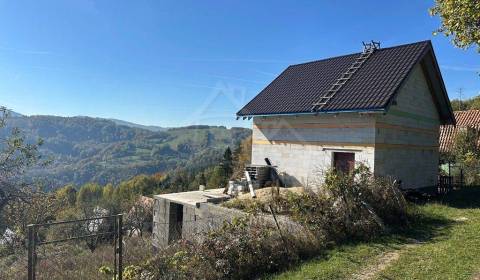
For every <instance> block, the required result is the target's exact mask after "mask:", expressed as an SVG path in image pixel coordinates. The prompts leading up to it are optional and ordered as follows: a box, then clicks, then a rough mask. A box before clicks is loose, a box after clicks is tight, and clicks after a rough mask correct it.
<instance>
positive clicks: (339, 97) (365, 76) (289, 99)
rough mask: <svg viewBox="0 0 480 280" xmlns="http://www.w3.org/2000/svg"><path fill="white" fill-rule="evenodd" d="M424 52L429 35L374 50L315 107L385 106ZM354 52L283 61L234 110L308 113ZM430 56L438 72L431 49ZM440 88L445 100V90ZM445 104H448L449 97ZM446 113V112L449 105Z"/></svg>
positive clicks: (241, 113) (330, 109) (336, 109)
mask: <svg viewBox="0 0 480 280" xmlns="http://www.w3.org/2000/svg"><path fill="white" fill-rule="evenodd" d="M429 52H431V53H432V54H433V48H432V46H431V43H430V41H422V42H418V43H413V44H408V45H401V46H396V47H390V48H384V49H379V50H377V51H375V52H374V53H373V54H372V55H371V56H370V58H369V59H368V60H367V61H366V62H365V63H364V64H363V65H362V67H361V68H360V69H359V70H358V71H357V72H356V73H355V74H354V75H353V76H352V78H350V79H349V80H348V81H347V82H346V84H345V85H344V86H342V88H341V89H340V90H339V91H338V92H337V93H336V94H335V96H334V97H333V98H332V99H331V100H330V101H329V102H328V103H327V105H325V106H324V107H323V108H322V110H321V111H322V112H339V111H376V110H384V109H386V108H387V106H388V105H389V104H390V102H391V100H392V98H393V97H394V96H395V94H396V92H397V90H398V89H399V87H400V86H401V84H402V82H403V81H404V80H405V78H406V77H407V76H408V74H409V73H410V71H411V70H412V69H413V67H414V66H415V65H416V64H417V63H418V62H419V61H420V60H421V59H422V58H424V57H425V55H426V54H427V53H429ZM359 55H360V53H355V54H350V55H345V56H339V57H334V58H328V59H324V60H318V61H313V62H308V63H303V64H297V65H292V66H289V67H288V68H287V69H285V70H284V71H283V72H282V73H281V74H280V75H279V76H278V77H277V78H276V79H275V80H273V81H272V82H271V83H270V84H269V85H268V86H267V87H266V88H265V89H263V90H262V91H261V92H260V93H259V94H258V95H257V96H256V97H255V98H253V99H252V100H251V101H250V102H249V103H248V104H247V105H245V106H244V107H243V108H242V109H241V110H240V111H239V112H238V113H237V116H254V115H279V114H299V113H311V108H312V104H313V103H316V102H318V101H319V99H320V97H321V96H322V95H324V94H325V93H326V92H327V90H328V89H329V88H330V86H331V85H332V84H333V83H334V82H335V81H336V80H337V79H338V78H339V77H340V76H341V75H342V73H344V72H345V71H346V70H347V69H348V68H349V67H350V66H351V65H352V63H353V62H354V60H355V58H357V57H358V56H359ZM431 60H432V61H433V63H434V64H435V67H434V68H435V69H436V71H438V73H440V72H439V70H438V65H436V60H435V59H434V55H433V59H431ZM439 77H440V82H441V83H442V85H441V87H440V88H442V89H443V90H444V86H443V81H441V75H439ZM442 94H443V95H444V98H447V100H448V97H446V92H444V93H442ZM443 103H445V102H443ZM447 106H448V108H450V104H449V102H448V105H447ZM448 114H450V115H451V109H450V110H449V113H446V115H448Z"/></svg>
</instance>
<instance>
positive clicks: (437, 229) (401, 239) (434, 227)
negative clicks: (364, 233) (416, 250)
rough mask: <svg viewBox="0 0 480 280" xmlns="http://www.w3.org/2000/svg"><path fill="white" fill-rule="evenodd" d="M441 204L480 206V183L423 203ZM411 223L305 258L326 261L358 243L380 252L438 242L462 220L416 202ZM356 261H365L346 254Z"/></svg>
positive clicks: (410, 219)
mask: <svg viewBox="0 0 480 280" xmlns="http://www.w3.org/2000/svg"><path fill="white" fill-rule="evenodd" d="M432 202H433V203H440V204H442V205H445V206H448V207H452V208H459V209H462V208H480V186H478V187H465V188H463V189H460V190H454V191H452V192H450V193H449V194H447V195H444V196H442V197H436V198H435V199H433V200H429V201H424V202H423V203H420V204H425V203H426V204H428V203H432ZM409 221H410V224H409V226H408V227H405V228H392V229H391V230H390V231H389V232H388V233H385V234H383V235H381V236H379V237H376V238H373V239H372V240H369V241H365V240H363V241H362V240H348V241H344V242H342V243H341V244H337V245H334V246H333V247H330V248H328V249H327V250H325V251H323V252H319V254H318V255H316V256H314V257H312V258H304V259H303V260H302V262H304V261H310V260H325V261H327V260H328V259H329V258H330V257H331V253H332V252H334V251H335V250H337V251H344V250H346V251H348V250H349V249H348V248H349V247H352V246H357V245H367V246H369V247H372V248H378V249H379V250H380V251H389V250H398V249H401V248H404V246H405V245H411V244H422V243H429V242H437V241H440V240H443V239H447V238H449V237H450V232H451V228H452V227H453V226H455V225H456V224H458V223H459V222H457V221H454V220H452V219H450V218H448V217H447V216H444V215H442V214H440V213H435V212H434V211H430V210H429V209H428V207H423V206H422V205H415V204H414V205H413V207H411V209H409ZM346 258H347V259H349V261H350V262H352V263H357V264H361V262H364V260H361V261H359V260H358V259H355V257H354V256H352V257H350V256H348V255H347V256H346ZM300 264H301V263H299V264H295V265H293V266H292V267H290V269H295V268H296V267H297V268H298V267H299V265H300Z"/></svg>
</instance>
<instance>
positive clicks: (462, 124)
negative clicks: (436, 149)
mask: <svg viewBox="0 0 480 280" xmlns="http://www.w3.org/2000/svg"><path fill="white" fill-rule="evenodd" d="M453 113H454V115H455V120H456V125H442V126H441V127H440V152H449V151H450V150H451V149H452V148H453V146H454V144H455V137H456V135H457V133H458V132H459V131H461V130H462V129H466V128H467V127H471V128H475V129H478V130H480V110H467V111H455V112H453Z"/></svg>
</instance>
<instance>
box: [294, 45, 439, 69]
mask: <svg viewBox="0 0 480 280" xmlns="http://www.w3.org/2000/svg"><path fill="white" fill-rule="evenodd" d="M422 43H423V44H424V43H431V41H430V40H423V41H418V42H413V43H407V44H402V45H396V46H391V47H387V48H380V49H378V50H377V51H375V52H380V51H384V50H389V49H395V48H402V47H407V46H411V45H420V44H422ZM359 54H361V52H356V53H350V54H344V55H338V56H332V57H327V58H322V59H317V60H312V61H306V62H302V63H296V64H291V65H289V66H288V67H296V66H301V65H305V64H310V63H317V62H322V61H328V60H332V59H338V58H342V57H347V56H354V55H359Z"/></svg>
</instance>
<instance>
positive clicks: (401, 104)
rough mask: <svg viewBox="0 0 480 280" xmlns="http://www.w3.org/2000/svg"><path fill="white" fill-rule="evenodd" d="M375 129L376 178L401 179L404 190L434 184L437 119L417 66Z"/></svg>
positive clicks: (380, 117)
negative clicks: (390, 177)
mask: <svg viewBox="0 0 480 280" xmlns="http://www.w3.org/2000/svg"><path fill="white" fill-rule="evenodd" d="M375 126H376V128H375V141H376V145H375V174H376V175H377V176H392V177H394V178H396V179H399V180H402V187H405V188H412V187H413V188H418V187H428V186H433V185H435V184H436V181H437V174H438V137H439V127H440V119H439V115H438V112H437V108H436V106H435V104H434V101H433V98H432V95H431V93H430V90H429V87H428V84H427V81H426V78H425V76H424V74H423V71H422V68H421V66H420V65H417V66H416V67H415V68H414V69H413V71H412V73H411V74H410V76H409V78H408V79H407V81H406V82H405V84H404V85H403V87H402V88H401V89H400V91H399V93H398V95H397V98H396V104H395V105H392V106H391V107H390V108H389V110H388V113H387V114H385V115H378V116H377V121H376V125H375Z"/></svg>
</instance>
